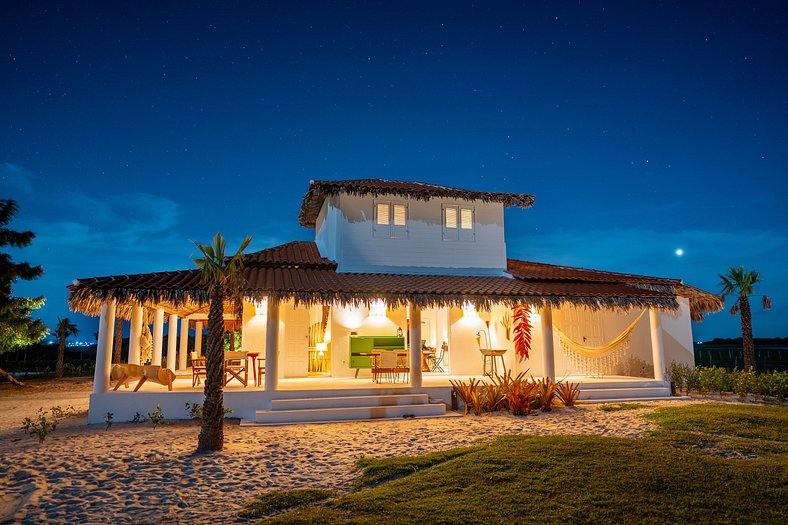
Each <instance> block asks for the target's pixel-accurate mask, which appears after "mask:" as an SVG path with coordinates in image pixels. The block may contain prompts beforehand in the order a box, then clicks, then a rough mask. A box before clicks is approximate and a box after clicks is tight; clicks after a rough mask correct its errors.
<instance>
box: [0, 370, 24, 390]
mask: <svg viewBox="0 0 788 525" xmlns="http://www.w3.org/2000/svg"><path fill="white" fill-rule="evenodd" d="M0 377H4V378H6V379H8V380H9V381H10V382H11V384H12V385H15V386H26V385H25V384H24V383H23V382H21V381H18V380H16V379H14V377H13V376H12V375H11V374H9V373H8V372H6V371H5V370H3V369H2V368H0Z"/></svg>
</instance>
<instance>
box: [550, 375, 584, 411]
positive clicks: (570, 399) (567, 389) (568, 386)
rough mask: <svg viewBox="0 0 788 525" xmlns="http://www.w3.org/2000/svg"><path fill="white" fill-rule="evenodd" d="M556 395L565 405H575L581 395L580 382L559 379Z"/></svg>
mask: <svg viewBox="0 0 788 525" xmlns="http://www.w3.org/2000/svg"><path fill="white" fill-rule="evenodd" d="M555 395H556V397H558V399H559V400H560V401H561V403H563V405H564V406H565V407H571V406H574V405H575V403H576V402H577V398H578V397H580V384H579V383H564V382H562V381H559V382H558V383H556V386H555Z"/></svg>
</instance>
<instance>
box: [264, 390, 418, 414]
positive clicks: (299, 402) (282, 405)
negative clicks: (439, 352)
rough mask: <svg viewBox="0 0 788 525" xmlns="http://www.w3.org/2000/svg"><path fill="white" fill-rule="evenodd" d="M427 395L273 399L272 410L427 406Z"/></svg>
mask: <svg viewBox="0 0 788 525" xmlns="http://www.w3.org/2000/svg"><path fill="white" fill-rule="evenodd" d="M427 403H429V396H428V395H427V394H394V395H389V396H386V395H378V396H344V397H310V398H298V399H273V400H271V410H277V411H278V410H303V409H309V408H347V407H375V406H392V405H425V404H427Z"/></svg>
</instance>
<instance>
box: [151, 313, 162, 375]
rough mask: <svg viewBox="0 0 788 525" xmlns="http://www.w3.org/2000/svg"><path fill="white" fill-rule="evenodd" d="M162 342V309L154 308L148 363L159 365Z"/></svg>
mask: <svg viewBox="0 0 788 525" xmlns="http://www.w3.org/2000/svg"><path fill="white" fill-rule="evenodd" d="M163 343H164V310H162V309H161V308H156V311H155V312H154V314H153V353H152V355H151V359H150V364H152V365H158V366H161V351H162V345H163Z"/></svg>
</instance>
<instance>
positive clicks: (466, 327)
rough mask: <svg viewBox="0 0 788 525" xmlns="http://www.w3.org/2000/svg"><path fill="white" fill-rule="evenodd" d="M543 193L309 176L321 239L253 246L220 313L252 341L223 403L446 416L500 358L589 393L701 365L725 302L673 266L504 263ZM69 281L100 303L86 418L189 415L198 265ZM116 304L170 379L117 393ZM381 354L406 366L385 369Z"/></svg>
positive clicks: (613, 393)
mask: <svg viewBox="0 0 788 525" xmlns="http://www.w3.org/2000/svg"><path fill="white" fill-rule="evenodd" d="M532 204H533V196H531V195H527V194H515V193H496V192H478V191H468V190H460V189H454V188H448V187H444V186H436V185H432V184H424V183H418V182H399V181H385V180H376V179H368V180H343V181H312V182H310V184H309V189H308V190H307V193H306V195H305V196H304V199H303V202H302V206H301V211H300V213H299V221H300V223H301V225H302V226H304V227H307V228H313V229H314V230H315V240H314V242H303V241H297V242H291V243H287V244H283V245H281V246H276V247H273V248H269V249H266V250H262V251H259V252H255V253H250V254H247V255H245V258H244V270H243V272H244V278H245V283H246V284H245V291H244V294H243V305H244V306H243V314H242V315H234V314H233V313H232V312H230V311H229V310H227V311H226V312H225V326H226V329H227V330H228V331H230V332H231V333H233V334H235V333H236V331H239V332H240V334H239V336H240V343H239V344H240V348H239V350H240V351H243V352H246V354H245V355H243V358H242V359H241V361H239V362H237V363H236V365H238V366H240V367H241V368H244V367H245V370H244V372H246V373H248V375H249V376H250V379H249V382H248V384H247V385H243V384H242V381H239V380H238V378H233V377H232V375H228V377H229V379H230V381H229V382H228V384H227V385H226V387H225V394H224V400H225V404H226V405H227V406H229V407H230V408H232V409H233V410H234V411H235V414H236V415H238V416H240V417H241V418H242V419H244V420H249V421H257V422H282V421H298V420H315V419H362V418H363V419H366V418H373V417H400V416H402V415H411V414H412V415H425V416H427V415H440V414H443V413H444V411H445V405H444V404H443V403H441V402H438V400H442V401H444V402H446V403H448V402H449V400H450V398H451V387H450V384H449V380H450V379H452V378H463V379H467V378H468V377H471V376H475V377H479V376H482V375H484V374H485V373H490V367H491V366H492V364H493V363H494V364H495V365H496V367H497V369H498V372H499V373H500V372H502V370H503V368H505V369H507V370H511V371H513V372H515V373H519V372H523V371H528V374H531V375H533V376H537V377H541V376H548V377H551V378H553V379H557V380H560V379H565V380H571V381H575V382H579V383H580V384H581V391H582V396H581V399H583V398H585V399H600V398H605V399H616V398H622V397H626V398H631V397H644V398H645V397H664V396H667V395H669V384H668V382H667V381H666V377H665V368H666V364H669V363H670V362H671V361H676V362H679V363H693V361H694V359H693V347H692V326H691V320H701V319H702V318H703V315H704V313H705V312H709V311H717V310H719V309H720V308H721V307H722V305H721V303H720V301H719V299H718V298H717V297H716V296H714V295H712V294H709V293H707V292H703V291H701V290H698V289H697V288H693V287H691V286H688V285H686V284H684V283H682V282H681V281H680V280H677V279H666V278H657V277H647V276H641V275H630V274H621V273H612V272H604V271H598V270H587V269H581V268H570V267H564V266H554V265H549V264H542V263H536V262H528V261H519V260H512V259H508V258H507V253H506V242H505V234H504V233H505V232H504V214H503V210H504V207H509V206H516V207H521V208H528V207H530V206H531V205H532ZM69 289H70V297H69V302H70V305H71V308H72V309H73V310H74V311H78V312H82V313H85V314H88V315H100V316H101V321H100V330H99V346H98V352H97V360H96V372H95V386H94V393H93V395H92V396H91V402H90V415H89V421H90V422H99V421H101V420H102V419H103V417H104V414H105V413H106V412H113V413H114V414H115V419H116V420H126V419H131V418H132V417H133V415H134V413H135V412H137V411H141V412H144V411H145V410H150V409H151V408H153V407H155V406H156V404H161V405H162V408H163V409H164V411H165V414H166V416H167V417H169V418H177V417H186V412H185V411H184V409H183V407H184V404H185V403H187V402H188V403H199V402H201V400H202V389H201V387H200V386H199V385H193V377H194V370H193V367H192V364H193V363H192V359H191V357H192V356H194V357H197V356H199V354H200V352H201V348H202V345H203V344H204V343H203V339H204V338H203V336H202V334H203V328H204V326H205V323H206V320H207V311H208V304H207V300H208V298H207V293H206V290H205V288H204V286H202V285H201V284H200V278H199V273H198V270H196V269H188V270H180V271H172V272H157V273H149V274H137V275H120V276H109V277H94V278H89V279H78V280H75V281H74V283H73V284H72V285H71V286H70V287H69ZM518 306H527V307H528V308H529V310H528V311H529V314H528V316H529V319H530V321H531V323H530V324H531V325H532V329H531V345H530V349H529V351H528V356H527V357H524V356H522V355H518V352H517V351H516V349H515V347H514V343H513V341H512V339H513V337H512V333H511V319H512V315H513V309H514V308H515V307H518ZM116 316H120V317H121V318H123V319H124V320H128V321H129V322H130V323H131V326H130V333H131V338H130V345H129V358H128V362H129V363H130V364H141V363H140V356H141V346H142V345H141V341H142V340H143V332H144V330H145V327H147V326H148V324H149V323H152V324H153V329H152V351H151V358H150V363H151V365H161V366H162V367H164V368H166V369H169V370H171V371H173V372H174V373H175V376H176V379H175V381H174V383H173V384H172V391H168V388H167V387H166V386H163V385H161V384H158V383H157V382H156V379H155V378H154V379H153V380H152V381H148V382H146V383H144V384H143V385H142V386H141V387H140V389H139V390H138V391H137V392H132V391H131V389H127V388H125V387H124V386H120V388H118V389H117V390H115V389H114V387H115V386H116V384H115V383H114V382H111V381H110V370H111V367H112V363H111V359H112V340H113V328H114V326H115V318H116ZM165 319H166V321H167V323H166V324H167V333H168V336H167V346H166V348H165V346H164V332H165V329H164V327H165ZM190 331H193V332H194V341H193V342H192V343H190V341H189V332H190ZM234 339H237V337H235V336H234ZM611 341H612V343H611ZM190 344H191V346H190ZM520 352H521V353H522V349H520ZM192 353H193V354H192ZM394 356H396V357H394ZM252 357H253V358H254V359H252ZM382 360H387V361H389V360H390V364H391V365H392V366H393V368H394V369H395V371H389V372H388V373H386V374H384V375H379V374H377V372H379V371H380V370H381V369H382V368H386V367H382V365H381V364H380V362H381V361H382ZM194 363H195V364H197V365H199V363H200V361H199V359H195V360H194ZM253 363H254V364H253ZM260 363H264V368H265V369H264V372H262V371H261V373H262V377H261V378H260V380H259V381H256V380H255V378H254V376H255V375H256V373H257V372H258V368H259V365H260ZM373 363H377V365H376V366H377V368H375V366H373ZM238 366H236V368H238ZM373 368H375V369H374V370H373ZM388 368H391V367H388ZM197 369H199V366H198V367H197ZM198 371H199V370H198ZM236 373H239V372H238V370H236ZM240 373H243V372H240ZM373 374H375V375H376V376H377V377H375V378H374V379H376V381H373ZM165 379H166V378H165ZM135 382H136V381H135ZM164 382H166V380H165V381H164ZM258 383H259V386H257V385H258ZM143 409H144V410H143Z"/></svg>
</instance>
